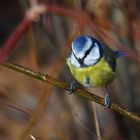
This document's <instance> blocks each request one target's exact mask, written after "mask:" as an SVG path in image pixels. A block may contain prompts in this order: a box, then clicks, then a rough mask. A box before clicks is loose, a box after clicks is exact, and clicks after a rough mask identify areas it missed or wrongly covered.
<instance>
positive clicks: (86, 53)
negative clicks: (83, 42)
mask: <svg viewBox="0 0 140 140" xmlns="http://www.w3.org/2000/svg"><path fill="white" fill-rule="evenodd" d="M93 47H94V44H92V45H91V46H90V48H89V49H88V50H86V52H85V55H84V57H83V58H82V59H83V60H84V59H85V58H86V57H87V55H88V54H89V53H90V52H91V50H92V48H93Z"/></svg>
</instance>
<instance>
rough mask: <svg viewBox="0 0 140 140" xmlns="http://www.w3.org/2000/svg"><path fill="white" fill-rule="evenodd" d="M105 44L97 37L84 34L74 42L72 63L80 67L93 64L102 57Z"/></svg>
mask: <svg viewBox="0 0 140 140" xmlns="http://www.w3.org/2000/svg"><path fill="white" fill-rule="evenodd" d="M102 53H103V46H102V44H101V43H100V42H99V41H98V40H97V39H95V38H93V37H90V36H87V35H82V36H79V37H77V38H75V39H74V40H73V42H72V53H71V63H72V65H73V66H75V67H77V68H80V67H86V66H92V65H94V64H96V63H97V62H98V60H99V59H100V58H101V57H102Z"/></svg>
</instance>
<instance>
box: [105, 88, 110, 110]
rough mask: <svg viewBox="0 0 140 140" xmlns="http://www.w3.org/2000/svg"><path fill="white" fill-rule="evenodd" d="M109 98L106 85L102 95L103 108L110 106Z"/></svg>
mask: <svg viewBox="0 0 140 140" xmlns="http://www.w3.org/2000/svg"><path fill="white" fill-rule="evenodd" d="M110 103H111V102H110V99H109V95H108V89H107V87H105V97H104V106H105V109H106V108H108V107H109V106H110Z"/></svg>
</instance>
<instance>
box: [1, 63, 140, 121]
mask: <svg viewBox="0 0 140 140" xmlns="http://www.w3.org/2000/svg"><path fill="white" fill-rule="evenodd" d="M3 66H5V67H8V68H10V69H13V70H15V71H18V72H20V73H24V74H26V75H29V76H31V77H33V78H35V79H38V80H41V81H43V82H45V83H48V84H51V85H53V86H55V87H58V88H61V89H65V90H68V91H70V85H69V84H66V83H64V82H61V81H59V80H57V79H55V78H53V77H51V76H49V75H47V74H43V73H40V72H34V71H33V70H30V69H28V68H26V67H23V66H20V65H17V64H12V63H5V64H3ZM74 93H75V94H77V95H79V96H82V97H84V98H85V99H88V100H91V101H94V102H96V103H98V104H100V105H102V106H103V105H104V99H103V98H101V97H99V96H97V95H95V94H93V93H91V92H88V91H85V90H83V89H76V90H75V91H74ZM109 109H111V110H113V111H115V112H117V113H119V114H121V115H123V116H125V117H127V118H129V119H131V120H134V121H137V122H139V123H140V115H137V114H135V113H134V112H129V111H128V110H127V109H124V108H122V107H120V106H119V105H117V104H115V103H111V105H110V107H109Z"/></svg>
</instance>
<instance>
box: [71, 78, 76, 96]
mask: <svg viewBox="0 0 140 140" xmlns="http://www.w3.org/2000/svg"><path fill="white" fill-rule="evenodd" d="M76 87H77V86H76V81H75V80H74V81H73V82H71V84H70V92H69V94H72V93H73V91H75V90H76Z"/></svg>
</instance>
